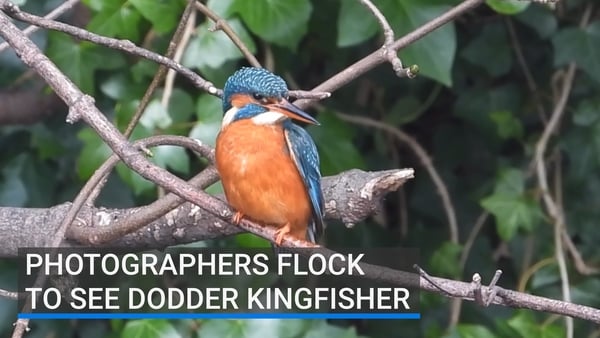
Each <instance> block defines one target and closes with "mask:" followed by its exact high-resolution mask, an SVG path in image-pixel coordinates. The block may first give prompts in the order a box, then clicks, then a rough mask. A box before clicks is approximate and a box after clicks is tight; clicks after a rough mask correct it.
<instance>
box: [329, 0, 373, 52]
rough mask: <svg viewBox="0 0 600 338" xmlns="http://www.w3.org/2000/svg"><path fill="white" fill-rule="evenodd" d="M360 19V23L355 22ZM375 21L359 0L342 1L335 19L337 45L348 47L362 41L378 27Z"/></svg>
mask: <svg viewBox="0 0 600 338" xmlns="http://www.w3.org/2000/svg"><path fill="white" fill-rule="evenodd" d="M358 21H360V25H357V24H356V23H357V22H358ZM378 27H379V26H378V25H377V21H375V19H374V18H373V17H372V16H371V15H369V14H368V12H367V9H366V8H365V6H363V5H362V4H361V3H360V2H359V1H342V3H341V7H340V14H339V17H338V20H337V32H338V35H337V45H338V47H348V46H353V45H357V44H359V43H361V42H364V41H366V40H368V39H370V38H371V37H373V35H375V33H377V29H378Z"/></svg>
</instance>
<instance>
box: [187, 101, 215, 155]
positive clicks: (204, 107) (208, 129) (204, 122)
mask: <svg viewBox="0 0 600 338" xmlns="http://www.w3.org/2000/svg"><path fill="white" fill-rule="evenodd" d="M222 110H223V109H222V108H221V100H220V99H219V98H217V97H214V96H212V95H208V94H202V95H200V97H199V98H198V103H197V104H196V116H197V122H196V125H195V126H194V128H192V130H191V131H190V135H189V136H190V137H193V138H195V139H198V140H200V141H202V143H205V144H208V145H211V146H213V147H214V145H215V141H216V139H217V134H218V133H219V130H220V129H221V120H222V118H223V113H222Z"/></svg>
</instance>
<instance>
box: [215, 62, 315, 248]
mask: <svg viewBox="0 0 600 338" xmlns="http://www.w3.org/2000/svg"><path fill="white" fill-rule="evenodd" d="M287 97H288V88H287V85H286V83H285V81H284V80H283V79H282V78H281V77H279V76H277V75H275V74H273V73H271V72H269V71H268V70H265V69H262V68H252V67H246V68H242V69H240V70H238V71H237V72H236V73H234V74H233V75H232V76H231V77H229V79H227V82H226V83H225V88H223V111H224V112H225V115H224V117H223V122H222V125H221V131H220V132H219V135H218V136H217V144H216V154H215V156H216V164H217V170H218V171H219V174H220V175H221V181H222V183H223V189H224V191H225V196H226V197H227V201H228V202H229V204H230V205H231V206H232V207H233V208H234V209H235V211H236V213H235V215H234V216H233V223H235V224H239V222H240V221H241V219H242V217H247V218H248V219H250V220H252V221H255V222H258V223H261V224H265V225H270V226H274V227H276V228H277V232H276V238H275V244H277V245H278V246H279V245H281V242H282V241H283V236H284V235H286V234H289V235H291V236H293V237H295V238H298V239H303V240H306V239H307V240H310V241H311V242H316V241H317V240H318V237H319V236H320V235H321V234H322V232H323V212H324V207H323V195H322V191H321V173H320V170H319V154H318V153H317V148H316V146H315V143H314V141H313V140H312V138H311V137H310V135H309V134H308V133H307V132H306V131H305V130H304V129H303V128H301V127H299V126H297V125H296V124H294V123H293V122H292V119H294V120H298V121H302V122H306V123H310V124H316V125H318V124H319V122H317V120H315V119H314V118H313V117H312V116H310V115H308V114H307V113H305V112H304V111H302V110H301V109H300V108H298V107H297V106H295V105H293V104H292V103H290V102H289V101H288V99H287Z"/></svg>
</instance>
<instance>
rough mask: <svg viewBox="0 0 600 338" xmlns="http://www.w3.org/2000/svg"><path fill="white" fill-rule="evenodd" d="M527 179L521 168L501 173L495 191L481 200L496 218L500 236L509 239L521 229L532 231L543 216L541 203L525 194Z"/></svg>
mask: <svg viewBox="0 0 600 338" xmlns="http://www.w3.org/2000/svg"><path fill="white" fill-rule="evenodd" d="M524 186H525V180H524V177H523V174H522V172H521V171H520V170H516V169H508V170H504V171H503V172H502V173H501V174H500V178H499V180H498V181H497V182H496V188H495V189H494V193H493V194H492V195H490V196H488V197H486V198H484V199H482V200H481V206H482V207H483V208H484V209H485V210H487V211H489V212H490V213H492V214H493V215H494V217H495V219H496V224H497V230H498V234H499V235H500V237H501V238H502V239H503V240H505V241H508V240H510V239H512V238H513V236H514V235H515V234H516V233H517V231H518V230H519V229H523V230H527V231H531V230H532V229H533V227H534V226H535V225H536V224H537V222H538V221H539V220H540V219H541V217H542V212H541V210H540V207H539V205H538V204H537V203H536V201H535V200H533V199H532V198H531V197H529V196H526V195H525V194H524V189H525V188H524Z"/></svg>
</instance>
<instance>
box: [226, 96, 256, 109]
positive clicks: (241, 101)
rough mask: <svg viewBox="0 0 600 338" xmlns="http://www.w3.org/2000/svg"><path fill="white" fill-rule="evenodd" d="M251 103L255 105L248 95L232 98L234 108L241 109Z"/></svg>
mask: <svg viewBox="0 0 600 338" xmlns="http://www.w3.org/2000/svg"><path fill="white" fill-rule="evenodd" d="M249 103H254V101H253V100H252V98H251V97H250V96H248V95H242V94H234V95H232V96H231V105H233V106H234V107H238V108H240V107H243V106H245V105H247V104H249Z"/></svg>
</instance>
